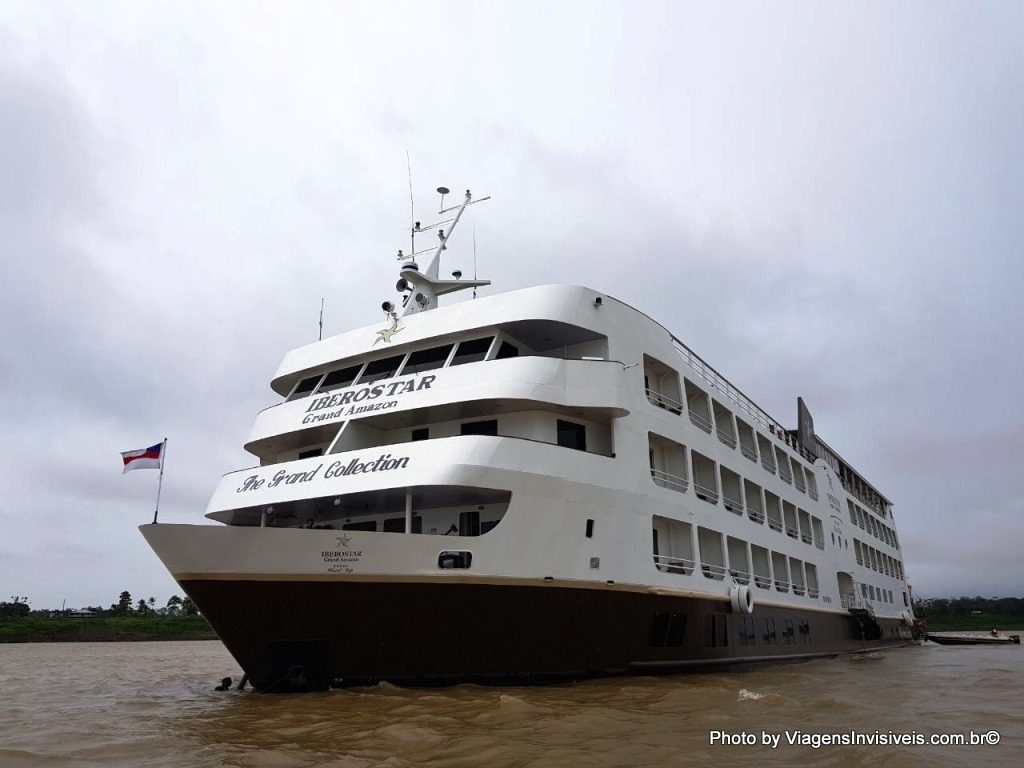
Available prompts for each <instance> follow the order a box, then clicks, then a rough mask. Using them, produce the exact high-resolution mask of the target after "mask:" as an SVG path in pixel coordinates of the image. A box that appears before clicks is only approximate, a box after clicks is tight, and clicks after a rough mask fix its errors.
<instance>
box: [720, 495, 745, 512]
mask: <svg viewBox="0 0 1024 768" xmlns="http://www.w3.org/2000/svg"><path fill="white" fill-rule="evenodd" d="M722 504H724V505H725V508H726V509H728V510H729V511H730V512H735V513H736V514H737V515H742V514H743V505H742V504H741V503H740V502H738V501H736V500H735V499H730V498H729V497H728V496H726V495H725V494H723V495H722Z"/></svg>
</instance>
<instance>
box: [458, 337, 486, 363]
mask: <svg viewBox="0 0 1024 768" xmlns="http://www.w3.org/2000/svg"><path fill="white" fill-rule="evenodd" d="M492 341H494V337H493V336H487V337H486V338H483V339H473V340H472V341H462V342H459V348H458V349H456V350H455V357H453V358H452V361H451V363H450V364H449V365H452V366H455V365H464V364H465V363H478V362H480V361H481V360H483V359H484V358H485V357H487V350H489V349H490V348H491V342H492Z"/></svg>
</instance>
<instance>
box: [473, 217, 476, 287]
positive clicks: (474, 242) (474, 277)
mask: <svg viewBox="0 0 1024 768" xmlns="http://www.w3.org/2000/svg"><path fill="white" fill-rule="evenodd" d="M473 282H476V222H475V221H474V222H473ZM473 298H474V299H475V298H476V286H475V285H474V286H473Z"/></svg>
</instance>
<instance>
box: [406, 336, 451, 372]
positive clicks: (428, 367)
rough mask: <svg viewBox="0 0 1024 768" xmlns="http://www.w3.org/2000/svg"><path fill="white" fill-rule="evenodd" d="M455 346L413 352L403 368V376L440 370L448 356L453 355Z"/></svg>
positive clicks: (449, 345)
mask: <svg viewBox="0 0 1024 768" xmlns="http://www.w3.org/2000/svg"><path fill="white" fill-rule="evenodd" d="M453 346H454V345H453V344H445V345H444V346H443V347H432V348H430V349H421V350H419V351H418V352H413V353H412V354H411V355H409V359H408V360H407V361H406V363H405V365H404V366H403V367H402V375H403V376H404V375H405V374H407V373H423V372H424V371H432V370H434V369H435V368H440V367H441V366H443V365H444V364H445V361H447V360H448V355H449V354H450V353H451V351H452V347H453Z"/></svg>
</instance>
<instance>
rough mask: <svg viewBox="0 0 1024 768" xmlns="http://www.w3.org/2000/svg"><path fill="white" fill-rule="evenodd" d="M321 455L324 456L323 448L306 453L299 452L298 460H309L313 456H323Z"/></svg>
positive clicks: (312, 449)
mask: <svg viewBox="0 0 1024 768" xmlns="http://www.w3.org/2000/svg"><path fill="white" fill-rule="evenodd" d="M323 455H324V449H323V448H310V449H309V450H308V451H299V458H300V459H311V458H313V457H314V456H323Z"/></svg>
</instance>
